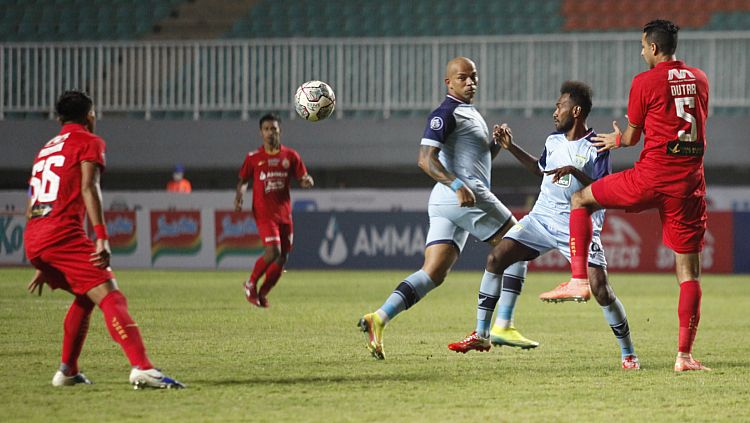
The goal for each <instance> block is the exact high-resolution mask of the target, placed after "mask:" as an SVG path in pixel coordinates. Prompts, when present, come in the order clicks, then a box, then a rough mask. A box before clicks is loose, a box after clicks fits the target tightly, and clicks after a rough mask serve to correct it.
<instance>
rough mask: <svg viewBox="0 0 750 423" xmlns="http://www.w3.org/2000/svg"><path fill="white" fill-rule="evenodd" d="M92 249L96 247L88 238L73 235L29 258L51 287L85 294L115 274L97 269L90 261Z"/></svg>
mask: <svg viewBox="0 0 750 423" xmlns="http://www.w3.org/2000/svg"><path fill="white" fill-rule="evenodd" d="M94 251H96V247H95V246H94V243H93V242H92V241H91V240H90V239H88V238H86V237H85V236H76V237H73V238H68V239H66V240H65V242H62V243H60V244H57V245H54V246H51V247H47V248H45V249H43V250H41V251H40V252H39V253H38V255H37V256H36V257H30V258H29V261H31V264H32V265H33V266H34V267H36V268H37V269H39V270H41V271H42V273H44V276H45V278H46V280H47V285H49V287H50V288H52V289H58V288H60V289H64V290H66V291H72V292H73V293H75V294H77V295H85V294H86V293H87V292H89V291H90V290H91V289H92V288H94V287H96V286H99V285H101V284H102V283H104V282H106V281H108V280H110V279H114V277H115V275H114V274H113V273H112V269H111V268H109V267H108V268H106V269H100V268H98V267H96V266H94V265H93V264H91V262H89V258H91V253H93V252H94Z"/></svg>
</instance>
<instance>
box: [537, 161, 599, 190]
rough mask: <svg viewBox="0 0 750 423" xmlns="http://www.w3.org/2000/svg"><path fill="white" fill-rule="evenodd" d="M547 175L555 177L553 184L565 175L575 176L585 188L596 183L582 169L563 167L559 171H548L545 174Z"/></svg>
mask: <svg viewBox="0 0 750 423" xmlns="http://www.w3.org/2000/svg"><path fill="white" fill-rule="evenodd" d="M544 174H545V175H554V176H553V177H552V182H557V181H559V180H560V178H562V177H563V176H565V175H568V174H570V175H573V177H574V178H576V179H578V180H579V181H580V182H581V183H582V184H583V185H584V186H589V185H591V184H592V183H594V179H592V178H590V177H589V176H588V175H586V174H585V173H583V172H582V171H581V170H580V169H578V168H576V167H575V166H563V167H558V168H557V169H552V170H547V171H545V172H544Z"/></svg>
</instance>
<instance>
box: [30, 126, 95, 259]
mask: <svg viewBox="0 0 750 423" xmlns="http://www.w3.org/2000/svg"><path fill="white" fill-rule="evenodd" d="M104 149H105V145H104V140H102V139H101V138H99V137H98V136H96V135H94V134H92V133H91V132H89V131H88V130H87V129H86V128H85V127H84V126H83V125H79V124H67V125H64V126H63V127H62V130H61V131H60V134H59V135H58V136H56V137H55V138H52V139H51V140H50V141H49V142H47V144H45V145H44V147H43V148H42V149H41V150H40V151H39V154H38V155H37V157H36V160H34V166H33V167H32V169H31V179H29V195H30V196H31V215H32V218H31V220H29V222H28V223H27V225H26V230H25V233H24V237H25V244H26V251H27V255H29V258H33V257H31V256H33V255H35V253H36V252H38V251H40V250H42V249H44V248H45V247H47V246H50V245H53V244H55V243H57V242H59V241H60V240H62V239H64V238H66V237H69V236H70V235H71V234H76V233H84V229H83V219H84V216H85V214H86V206H85V205H84V202H83V196H81V162H84V161H91V162H94V163H96V164H98V165H99V166H100V168H101V169H104V165H105V160H104Z"/></svg>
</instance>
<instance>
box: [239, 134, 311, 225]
mask: <svg viewBox="0 0 750 423" xmlns="http://www.w3.org/2000/svg"><path fill="white" fill-rule="evenodd" d="M306 174H307V169H306V168H305V164H304V163H302V158H301V157H300V156H299V153H297V152H296V151H295V150H294V149H291V148H289V147H286V146H283V145H282V146H281V149H280V150H279V152H278V153H276V154H268V153H267V152H266V150H265V148H263V146H261V147H260V148H258V149H257V150H255V151H252V152H250V153H248V155H247V157H245V162H244V163H243V164H242V169H240V178H242V179H243V180H250V179H252V180H253V215H254V216H255V219H256V220H261V219H270V220H274V221H276V222H280V223H289V222H291V221H292V205H291V200H290V198H289V182H290V178H294V179H299V178H301V177H303V176H305V175H306Z"/></svg>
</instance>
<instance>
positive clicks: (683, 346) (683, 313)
mask: <svg viewBox="0 0 750 423" xmlns="http://www.w3.org/2000/svg"><path fill="white" fill-rule="evenodd" d="M701 296H702V292H701V285H700V282H698V281H685V282H682V283H681V284H680V303H679V305H678V307H677V315H678V316H679V318H680V336H679V340H678V345H677V350H678V351H679V352H682V353H690V351H692V349H693V341H695V334H696V333H697V332H698V322H699V321H700V320H701Z"/></svg>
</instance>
